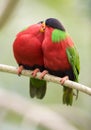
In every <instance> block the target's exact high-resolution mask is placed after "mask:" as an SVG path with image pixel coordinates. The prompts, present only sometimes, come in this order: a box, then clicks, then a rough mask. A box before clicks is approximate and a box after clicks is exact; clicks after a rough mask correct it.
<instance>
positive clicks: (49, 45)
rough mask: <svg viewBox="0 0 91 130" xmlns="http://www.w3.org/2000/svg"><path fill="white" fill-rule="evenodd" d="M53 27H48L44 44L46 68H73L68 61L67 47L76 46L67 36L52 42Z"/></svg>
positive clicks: (63, 69) (62, 69) (54, 69)
mask: <svg viewBox="0 0 91 130" xmlns="http://www.w3.org/2000/svg"><path fill="white" fill-rule="evenodd" d="M53 30H54V29H53V28H51V27H46V30H45V39H44V41H43V44H42V49H43V54H44V65H45V67H46V68H48V69H50V70H53V71H58V70H60V71H65V70H68V69H70V68H71V65H70V63H69V62H68V58H67V54H66V48H67V47H72V46H74V44H73V42H72V40H71V38H70V37H69V36H67V38H66V39H65V40H61V41H60V42H59V43H53V42H52V31H53Z"/></svg>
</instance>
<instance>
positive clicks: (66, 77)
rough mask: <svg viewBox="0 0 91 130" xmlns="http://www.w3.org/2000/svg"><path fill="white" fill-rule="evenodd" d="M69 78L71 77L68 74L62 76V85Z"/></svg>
mask: <svg viewBox="0 0 91 130" xmlns="http://www.w3.org/2000/svg"><path fill="white" fill-rule="evenodd" d="M68 79H69V77H68V76H65V77H63V78H61V80H60V82H61V85H63V84H64V82H65V81H66V80H68Z"/></svg>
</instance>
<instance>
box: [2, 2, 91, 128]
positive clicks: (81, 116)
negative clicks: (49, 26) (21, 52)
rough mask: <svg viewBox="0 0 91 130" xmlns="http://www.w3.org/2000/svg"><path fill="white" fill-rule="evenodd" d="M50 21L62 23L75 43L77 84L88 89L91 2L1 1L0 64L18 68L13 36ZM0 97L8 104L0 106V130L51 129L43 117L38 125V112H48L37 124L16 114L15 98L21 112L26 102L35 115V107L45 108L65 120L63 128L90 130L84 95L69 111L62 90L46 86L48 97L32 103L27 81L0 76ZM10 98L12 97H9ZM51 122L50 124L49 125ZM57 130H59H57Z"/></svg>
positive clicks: (89, 101)
mask: <svg viewBox="0 0 91 130" xmlns="http://www.w3.org/2000/svg"><path fill="white" fill-rule="evenodd" d="M50 17H54V18H57V19H59V20H60V21H62V23H63V24H64V26H65V27H66V28H67V31H68V32H69V34H70V35H71V37H72V39H73V40H74V42H75V44H76V46H77V48H78V51H79V55H80V62H81V71H80V76H79V82H80V83H82V84H84V85H86V86H89V87H90V86H91V60H90V59H91V57H90V56H91V51H90V50H91V43H90V40H91V36H90V35H91V22H90V21H91V0H86V1H85V0H55V1H53V0H0V64H8V65H12V66H16V67H17V64H16V61H15V59H14V57H13V52H12V44H13V41H14V39H15V36H16V34H17V33H18V32H19V31H21V30H22V29H24V28H25V27H27V26H29V25H31V24H34V23H37V22H39V21H41V20H45V19H46V18H50ZM2 91H3V92H2ZM4 91H5V93H9V94H8V95H7V96H6V99H5V97H4V96H3V95H2V93H4ZM0 94H1V97H3V98H2V102H3V101H4V102H5V101H6V104H7V102H8V104H7V105H6V106H2V103H0V129H1V130H6V129H7V130H11V129H13V130H18V129H19V130H20V129H21V130H24V129H25V130H28V129H29V130H30V129H31V130H49V129H52V128H48V127H46V126H47V122H46V121H45V118H46V115H44V118H43V120H42V121H44V123H43V122H41V121H40V123H38V122H39V120H40V117H41V111H42V112H45V111H47V110H46V109H45V110H44V109H43V110H41V111H40V112H39V113H40V114H39V115H38V116H39V120H36V117H35V120H36V121H33V120H32V117H31V121H30V123H29V120H30V119H27V120H24V119H25V118H24V116H25V115H26V113H25V114H24V115H23V114H19V111H18V108H17V105H19V104H18V100H17V96H19V98H21V100H22V101H21V106H22V107H21V109H22V108H23V106H24V104H23V103H24V102H27V105H29V104H31V106H32V105H34V108H36V109H35V110H36V111H37V112H38V110H39V109H37V107H38V106H41V108H42V107H43V108H46V107H47V109H48V110H50V111H52V112H53V113H55V114H57V116H58V118H62V119H63V120H64V121H63V122H62V123H63V124H64V125H65V127H66V123H67V125H68V124H69V127H71V126H72V127H73V129H72V130H90V129H91V115H90V113H91V97H90V96H88V95H86V94H84V93H81V92H79V98H78V100H77V101H75V100H74V103H73V106H72V107H70V106H66V105H63V104H62V94H63V93H62V87H60V85H56V84H54V83H48V87H47V93H46V96H45V98H44V99H43V100H37V99H31V98H30V97H29V78H27V77H22V76H21V77H18V76H17V75H13V74H12V75H11V74H8V73H2V72H0ZM13 94H14V95H16V96H15V97H16V99H15V97H12V96H13ZM10 95H11V97H9V96H10ZM8 97H9V98H10V99H11V98H12V100H13V98H14V100H13V103H14V102H15V103H16V105H15V106H16V109H17V112H16V111H15V110H12V109H10V108H9V107H8V105H9V104H11V102H9V100H8V99H7V98H8ZM0 101H1V100H0ZM29 109H31V107H29ZM21 111H22V110H21ZM26 111H27V110H26ZM24 112H25V111H24ZM35 113H36V112H35ZM36 116H37V115H36ZM47 116H48V115H47ZM47 118H48V117H47ZM65 121H66V122H65ZM51 122H53V120H50V121H49V124H51ZM44 124H45V125H44ZM60 124H61V122H60ZM56 125H58V124H56ZM67 128H68V127H67ZM57 129H58V130H60V129H59V127H58V128H57ZM55 130H56V129H55ZM70 130H71V128H70Z"/></svg>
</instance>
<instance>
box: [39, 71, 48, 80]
mask: <svg viewBox="0 0 91 130" xmlns="http://www.w3.org/2000/svg"><path fill="white" fill-rule="evenodd" d="M46 74H48V71H47V70H44V71H43V72H42V73H41V74H40V79H43V78H44V76H45V75H46Z"/></svg>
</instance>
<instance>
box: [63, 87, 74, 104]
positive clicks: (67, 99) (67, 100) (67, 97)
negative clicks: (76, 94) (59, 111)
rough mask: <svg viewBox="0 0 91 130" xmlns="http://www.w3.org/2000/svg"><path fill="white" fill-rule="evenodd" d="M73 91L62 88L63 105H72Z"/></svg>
mask: <svg viewBox="0 0 91 130" xmlns="http://www.w3.org/2000/svg"><path fill="white" fill-rule="evenodd" d="M72 102H73V89H71V88H68V87H65V86H63V104H66V105H72Z"/></svg>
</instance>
